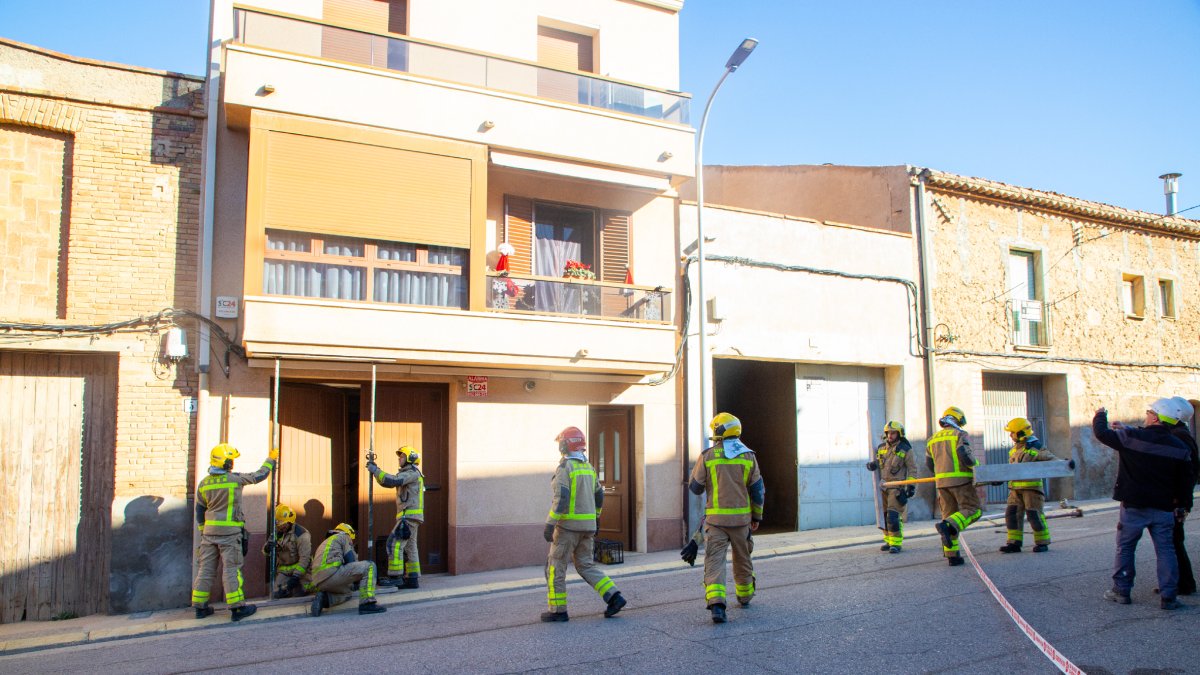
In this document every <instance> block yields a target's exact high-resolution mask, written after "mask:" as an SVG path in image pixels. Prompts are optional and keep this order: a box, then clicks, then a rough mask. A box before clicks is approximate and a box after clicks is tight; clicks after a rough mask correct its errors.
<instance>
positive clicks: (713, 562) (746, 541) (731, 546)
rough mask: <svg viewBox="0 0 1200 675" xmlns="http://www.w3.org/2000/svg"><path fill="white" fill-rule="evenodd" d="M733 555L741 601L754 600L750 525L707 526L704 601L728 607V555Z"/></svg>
mask: <svg viewBox="0 0 1200 675" xmlns="http://www.w3.org/2000/svg"><path fill="white" fill-rule="evenodd" d="M726 551H731V552H732V553H733V583H734V591H735V592H736V594H737V598H738V601H739V602H741V603H742V604H746V603H748V602H750V598H753V597H754V561H752V560H751V559H750V554H751V553H753V552H754V541H753V540H752V539H750V526H749V525H741V526H738V527H721V526H720V525H713V524H711V523H706V524H705V525H704V601H705V603H706V604H707V605H708V606H709V607H712V606H713V605H724V604H725V595H726V594H725V552H726Z"/></svg>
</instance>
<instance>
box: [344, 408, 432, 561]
mask: <svg viewBox="0 0 1200 675" xmlns="http://www.w3.org/2000/svg"><path fill="white" fill-rule="evenodd" d="M376 391H377V396H378V401H377V404H376V406H375V453H376V455H377V457H376V459H375V462H376V463H377V464H379V466H380V467H381V468H382V469H383V470H384V471H387V472H388V473H395V472H396V471H397V470H399V468H400V467H399V459H398V458H397V457H396V450H398V449H400V447H401V446H405V445H411V446H412V447H414V448H416V449H417V452H419V453H421V471H422V472H423V473H424V474H425V523H424V524H423V525H421V527H420V529H419V530H418V531H417V548H418V550H419V551H420V552H421V572H422V573H426V574H427V573H430V572H445V571H446V565H447V560H446V555H447V549H446V518H447V497H448V495H447V485H446V480H447V476H448V459H449V446H450V440H449V439H450V436H449V404H448V400H449V399H448V396H449V394H448V392H447V390H446V386H445V385H441V384H379V385H377V386H376ZM359 420H360V421H359V443H358V445H359V461H360V463H361V465H362V466H365V465H366V462H367V460H366V455H367V450H368V449H369V447H370V445H371V385H370V384H364V385H363V387H362V409H361V410H360V412H359ZM369 483H370V481H368V480H367V476H366V474H365V472H364V473H363V475H362V480H361V481H360V483H359V495H358V496H359V500H358V503H359V516H358V522H359V526H360V528H359V529H360V530H363V531H364V532H365V530H366V524H367V503H368V497H367V491H368V484H369ZM371 489H372V490H373V491H374V504H375V509H374V512H375V513H374V537H375V542H376V544H375V546H376V553H375V560H376V563H377V564H379V563H381V562H382V564H384V565H386V560H387V557H386V552H385V551H384V550H383V548H384V546H383V542H384V540H385V539H386V538H387V535H388V533H389V532H391V529H392V527H393V526H394V525H395V523H396V491H395V490H393V489H387V488H381V487H379V485H378V484H376V485H375V486H374V488H371ZM360 539H361V542H360V544H359V554H360V555H363V554H365V553H366V547H365V544H364V543H362V542H365V541H366V537H361V538H360Z"/></svg>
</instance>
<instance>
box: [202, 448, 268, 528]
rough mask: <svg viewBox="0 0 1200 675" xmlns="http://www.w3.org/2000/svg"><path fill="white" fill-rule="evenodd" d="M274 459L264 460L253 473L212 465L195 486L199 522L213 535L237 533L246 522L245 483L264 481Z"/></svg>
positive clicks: (251, 483)
mask: <svg viewBox="0 0 1200 675" xmlns="http://www.w3.org/2000/svg"><path fill="white" fill-rule="evenodd" d="M274 468H275V460H273V459H268V460H267V461H265V462H263V465H262V466H261V467H259V469H258V471H255V472H254V473H234V472H232V471H225V470H224V469H217V468H210V469H209V470H208V474H209V475H208V476H205V478H204V480H202V481H200V485H198V486H197V487H196V524H197V525H199V526H200V527H201V529H202V530H203V533H204V534H206V535H210V536H219V535H224V534H238V533H240V532H241V531H242V528H243V527H245V526H246V516H245V515H243V514H242V487H243V486H245V485H253V484H255V483H261V482H263V481H264V480H266V479H267V476H270V475H271V471H272V470H273V469H274Z"/></svg>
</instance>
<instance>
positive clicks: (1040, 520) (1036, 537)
mask: <svg viewBox="0 0 1200 675" xmlns="http://www.w3.org/2000/svg"><path fill="white" fill-rule="evenodd" d="M1004 430H1005V431H1007V432H1008V435H1009V436H1010V437H1011V438H1012V441H1013V447H1012V450H1009V451H1008V463H1009V464H1020V463H1022V462H1045V461H1049V460H1052V459H1057V458H1056V457H1055V456H1054V455H1052V454H1050V451H1048V450H1046V448H1045V447H1044V446H1043V444H1042V440H1041V439H1040V438H1038V437H1037V436H1035V435H1034V434H1033V426H1032V425H1031V424H1029V420H1027V419H1025V418H1024V417H1014V418H1013V419H1011V420H1009V422H1008V424H1006V425H1004ZM1071 468H1075V467H1074V463H1073V462H1072V466H1071ZM1045 503H1046V495H1045V494H1043V493H1042V479H1040V478H1038V479H1036V480H1010V481H1009V482H1008V506H1007V507H1005V509H1004V523H1005V526H1006V527H1007V528H1008V541H1006V542H1005V543H1004V545H1003V546H1001V547H1000V552H1001V553H1020V552H1021V545H1022V544H1023V543H1024V540H1025V526H1024V524H1023V523H1022V522H1021V520H1022V517H1025V518H1028V519H1029V526H1030V527H1032V528H1033V552H1034V553H1044V552H1045V551H1048V550H1049V549H1050V528H1049V526H1047V525H1046V513H1045Z"/></svg>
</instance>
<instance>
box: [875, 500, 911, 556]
mask: <svg viewBox="0 0 1200 675" xmlns="http://www.w3.org/2000/svg"><path fill="white" fill-rule="evenodd" d="M903 490H904V488H900V489H896V488H886V489H884V490H881V492H882V498H883V514H884V518H883V543H885V544H887V545H889V546H895V547H897V548H899V547H901V546H903V545H904V519H905V517H906V515H907V512H908V503H907V502H905V503H904V504H901V503H900V500H899V499H897V495H899V494H900V492H901V491H903Z"/></svg>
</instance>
